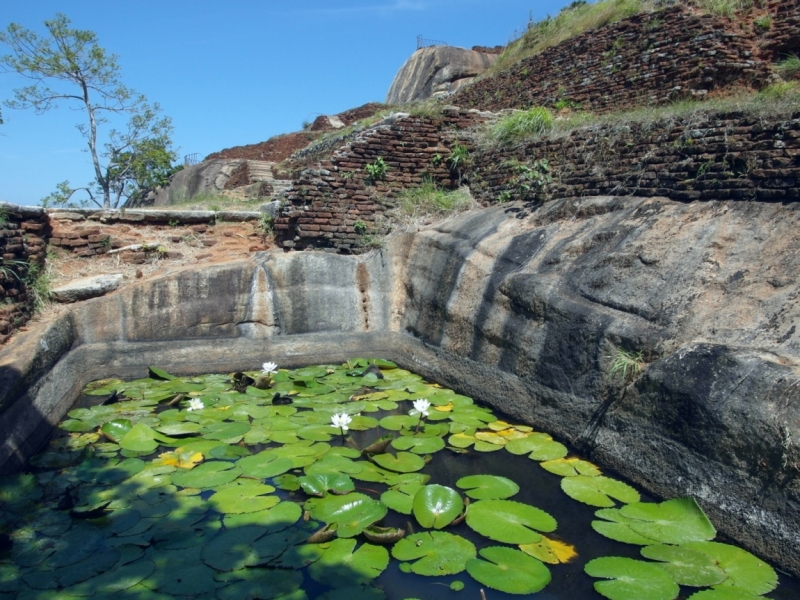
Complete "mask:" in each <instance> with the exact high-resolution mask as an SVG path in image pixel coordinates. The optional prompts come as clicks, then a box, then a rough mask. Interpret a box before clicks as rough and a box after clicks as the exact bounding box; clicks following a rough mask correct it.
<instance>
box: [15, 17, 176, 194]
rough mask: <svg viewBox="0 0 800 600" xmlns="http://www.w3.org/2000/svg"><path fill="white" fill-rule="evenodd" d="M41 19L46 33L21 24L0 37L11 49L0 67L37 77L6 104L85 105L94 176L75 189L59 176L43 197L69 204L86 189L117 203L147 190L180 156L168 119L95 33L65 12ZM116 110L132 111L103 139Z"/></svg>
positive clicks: (40, 107)
mask: <svg viewBox="0 0 800 600" xmlns="http://www.w3.org/2000/svg"><path fill="white" fill-rule="evenodd" d="M44 24H45V27H46V28H47V31H48V33H49V37H39V36H38V35H37V34H36V33H34V32H33V31H30V30H27V29H25V28H24V27H22V26H21V25H18V24H16V23H12V24H11V25H9V26H8V28H7V29H6V31H4V32H2V31H0V42H2V43H4V44H6V45H7V46H9V47H10V48H11V52H12V53H11V54H9V55H6V56H3V57H0V68H2V69H3V70H4V71H5V72H13V73H17V74H19V75H22V76H23V77H26V78H28V79H30V80H32V82H33V83H32V84H31V85H29V86H26V87H23V88H19V89H16V90H14V99H13V100H10V101H7V102H6V103H5V104H6V106H8V107H9V108H18V109H27V108H32V109H34V110H35V111H36V112H37V114H41V113H44V112H46V111H48V110H50V109H51V108H54V107H55V106H56V105H57V104H59V103H61V102H66V103H68V104H72V105H77V106H78V108H80V109H82V110H83V111H85V114H86V121H85V122H83V123H80V124H79V125H78V126H77V127H78V130H79V131H80V132H81V134H82V135H83V136H84V137H85V138H86V142H87V145H88V152H89V154H90V156H91V158H92V164H93V167H94V180H93V181H92V182H91V183H90V184H88V185H87V186H85V187H78V188H72V187H71V186H70V184H69V182H67V181H65V182H62V183H60V184H58V186H57V187H58V190H57V191H56V192H54V193H53V194H51V195H50V196H48V197H47V198H45V199H44V200H43V203H44V204H45V205H48V204H68V203H69V202H70V199H71V198H72V197H73V195H74V194H75V193H77V192H80V191H83V192H85V193H86V197H87V200H88V201H89V202H93V203H95V204H97V205H98V206H101V207H103V208H116V207H118V206H119V204H120V202H121V201H122V200H123V199H126V200H127V199H128V198H131V197H133V196H135V195H136V194H142V193H143V192H144V191H145V190H144V189H143V187H142V186H146V185H150V184H151V183H152V182H153V181H158V182H160V183H163V174H164V173H166V172H168V171H169V170H170V168H171V163H172V161H173V160H175V158H176V157H177V154H176V153H175V151H174V150H173V149H172V140H171V137H170V135H171V132H172V122H171V120H170V119H169V117H163V116H160V115H159V113H160V107H159V106H158V104H148V102H147V99H146V98H145V97H144V96H143V95H141V94H137V93H136V92H134V91H133V90H131V89H129V88H127V87H126V86H125V85H123V84H122V82H121V80H120V68H119V65H118V63H117V56H116V55H115V54H108V53H107V52H106V51H105V50H104V49H103V48H101V47H100V46H99V45H98V44H97V36H96V35H95V34H94V32H92V31H82V30H79V29H70V27H69V25H70V20H69V19H68V18H67V17H66V16H64V15H63V14H60V13H59V14H57V15H56V17H55V18H54V19H52V20H50V21H45V22H44ZM115 114H116V115H121V114H127V115H130V118H129V121H128V123H127V125H126V127H125V128H124V129H123V130H117V129H111V130H110V131H109V132H108V134H107V135H106V136H105V141H104V142H103V143H102V145H100V143H99V142H98V131H99V130H100V129H101V128H102V126H103V125H106V124H108V123H109V118H110V117H111V116H112V115H115ZM151 171H152V172H151Z"/></svg>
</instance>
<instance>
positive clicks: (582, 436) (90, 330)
mask: <svg viewBox="0 0 800 600" xmlns="http://www.w3.org/2000/svg"><path fill="white" fill-rule="evenodd" d="M798 227H800V204H788V203H787V204H767V203H744V202H738V203H737V202H706V203H699V202H698V203H691V204H685V203H680V202H675V201H670V200H667V199H663V198H630V197H628V198H617V197H594V198H582V199H564V200H556V201H552V202H548V203H546V204H544V205H542V206H539V207H538V208H536V209H531V208H530V207H524V206H522V205H517V204H514V203H510V204H505V205H502V206H497V207H494V208H490V209H484V210H481V211H476V212H472V213H467V214H465V215H462V216H460V217H457V218H455V219H452V220H450V221H448V222H445V223H444V224H441V225H438V226H435V227H433V228H429V229H426V230H423V231H420V232H418V233H414V234H408V235H405V236H399V237H396V238H394V239H393V240H392V241H391V243H390V244H389V246H388V248H386V249H385V250H383V251H382V252H378V253H373V254H370V255H361V256H341V255H332V254H325V253H318V252H296V253H288V254H283V255H276V254H258V255H254V257H253V259H252V260H251V261H240V262H234V263H227V264H222V265H217V266H213V267H210V268H204V269H202V270H200V269H195V270H191V269H189V270H185V271H182V272H178V273H174V274H171V275H169V276H165V277H164V278H162V279H158V280H153V281H149V282H142V283H140V284H138V285H135V286H131V287H129V288H126V289H123V290H120V291H118V292H117V293H115V294H113V295H111V296H108V297H103V298H97V299H94V300H89V301H87V302H83V303H81V304H80V305H76V306H75V307H74V308H73V309H72V310H71V311H69V312H68V313H66V314H65V315H63V316H62V317H61V318H60V319H59V320H58V321H57V322H55V323H53V324H51V325H49V326H47V327H45V326H44V325H39V326H35V327H33V328H31V330H30V331H28V332H25V333H23V334H21V335H19V336H18V337H17V338H16V339H15V341H14V344H12V345H10V346H8V347H6V348H5V349H3V351H2V352H0V414H2V419H0V439H2V440H4V441H3V445H2V446H1V447H0V463H2V468H3V470H5V471H10V470H13V469H15V468H17V467H18V466H19V465H20V463H21V462H22V461H24V459H25V458H26V456H29V455H30V454H31V453H32V452H34V451H35V449H36V446H37V445H38V444H40V443H41V442H42V440H43V439H46V435H47V432H48V431H49V427H51V426H52V425H51V424H52V423H55V422H56V421H57V420H58V419H59V418H60V417H61V416H62V415H63V414H64V413H65V412H66V411H67V410H68V408H69V405H70V403H71V401H72V400H73V399H74V398H75V395H76V394H77V391H78V390H79V389H80V388H81V386H82V385H84V384H85V383H86V382H88V381H89V380H91V379H96V378H100V377H130V378H134V377H142V376H145V375H146V372H147V366H148V365H150V364H158V365H159V366H161V367H162V368H165V369H167V370H169V371H171V372H175V373H176V374H189V373H192V372H199V371H205V372H208V371H216V372H231V371H233V370H240V369H248V368H257V367H258V366H259V365H260V364H261V363H262V362H263V361H265V360H274V361H276V362H278V364H280V365H281V366H293V365H300V364H309V363H314V362H323V361H324V362H327V361H343V360H344V359H346V358H349V357H353V356H365V355H366V356H369V355H373V356H382V357H385V358H388V359H391V360H396V361H398V362H399V363H400V364H401V365H403V366H404V367H407V368H410V369H413V370H415V371H417V372H419V373H421V374H422V375H423V376H425V377H427V378H430V379H433V380H436V381H439V382H440V383H442V384H443V385H448V386H450V387H453V388H455V389H456V390H458V391H459V392H461V393H465V394H468V395H471V396H473V397H475V398H477V399H478V400H480V401H483V402H486V403H488V404H490V405H492V406H493V407H495V408H497V409H500V410H502V411H504V412H505V413H507V414H509V415H510V416H511V417H512V418H514V419H519V420H521V421H523V422H526V423H529V424H531V425H533V426H535V427H537V428H539V429H542V430H545V431H549V432H551V433H552V434H553V435H554V436H555V437H557V438H558V439H560V440H563V441H566V442H570V443H573V444H575V445H576V446H577V447H578V448H579V449H580V450H582V451H583V452H585V453H586V454H587V455H588V456H589V457H590V458H591V459H593V460H595V461H596V462H597V463H598V464H600V465H601V466H603V467H604V468H606V469H611V470H613V471H614V472H616V473H618V474H620V475H622V476H623V477H626V478H628V479H630V480H632V481H634V482H636V483H638V484H640V485H642V486H643V487H644V488H645V489H647V490H649V491H650V492H651V493H653V494H654V495H656V496H658V497H662V498H671V497H676V496H680V495H687V494H688V495H693V496H695V497H697V498H698V500H699V502H700V503H701V504H702V506H703V508H704V509H705V510H706V511H707V512H708V514H709V516H710V517H711V519H712V521H713V522H714V523H715V525H716V526H717V528H718V529H719V530H720V531H721V532H723V533H724V534H726V535H728V536H729V537H731V538H732V539H734V540H735V541H737V542H738V543H740V544H742V545H744V546H745V547H748V548H749V549H751V550H753V551H755V552H757V553H758V554H760V555H761V556H763V557H766V558H769V559H772V560H774V561H775V562H776V563H778V564H779V565H780V566H782V567H783V568H784V569H786V570H788V571H791V572H793V573H795V574H800V558H798V556H797V553H796V548H798V547H800V452H799V451H798V447H797V446H796V445H795V442H794V441H793V440H797V439H800V335H798V332H797V328H796V323H797V322H798V321H800V303H799V302H798V298H800V248H798V244H800V242H799V241H798V239H797V236H796V232H797V231H798ZM621 351H625V352H627V353H629V355H632V356H636V355H637V354H640V355H641V362H642V364H641V367H642V371H641V373H640V374H639V375H638V376H636V377H631V378H629V379H622V378H621V377H617V376H614V375H613V373H612V370H611V364H612V363H613V361H614V360H615V358H617V357H619V356H620V355H621Z"/></svg>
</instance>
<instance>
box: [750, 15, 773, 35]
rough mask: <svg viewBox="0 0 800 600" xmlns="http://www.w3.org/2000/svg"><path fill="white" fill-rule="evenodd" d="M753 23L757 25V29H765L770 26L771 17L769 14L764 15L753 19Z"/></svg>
mask: <svg viewBox="0 0 800 600" xmlns="http://www.w3.org/2000/svg"><path fill="white" fill-rule="evenodd" d="M753 25H755V26H756V27H758V28H759V29H763V30H765V31H766V30H767V29H771V28H772V17H770V16H769V15H764V16H763V17H758V18H757V19H756V20H754V21H753Z"/></svg>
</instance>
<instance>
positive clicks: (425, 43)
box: [417, 35, 448, 50]
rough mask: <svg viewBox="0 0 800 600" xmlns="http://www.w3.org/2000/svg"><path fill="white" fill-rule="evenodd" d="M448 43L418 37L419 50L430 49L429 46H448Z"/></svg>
mask: <svg viewBox="0 0 800 600" xmlns="http://www.w3.org/2000/svg"><path fill="white" fill-rule="evenodd" d="M447 45H448V44H447V42H443V41H441V40H426V39H425V38H423V37H422V36H421V35H418V36H417V50H419V49H420V48H428V47H429V46H447Z"/></svg>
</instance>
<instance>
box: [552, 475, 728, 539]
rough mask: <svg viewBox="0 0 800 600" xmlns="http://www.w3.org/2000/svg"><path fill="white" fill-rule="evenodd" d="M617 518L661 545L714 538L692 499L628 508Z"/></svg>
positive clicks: (707, 522) (711, 530) (707, 521)
mask: <svg viewBox="0 0 800 600" xmlns="http://www.w3.org/2000/svg"><path fill="white" fill-rule="evenodd" d="M565 481H566V480H565ZM620 515H622V516H623V517H626V518H628V519H632V521H631V522H630V523H629V527H630V528H631V529H632V530H633V531H635V532H636V533H638V534H640V535H643V536H644V537H647V538H650V539H653V540H656V541H659V542H662V543H664V544H683V543H685V542H700V541H706V540H711V539H714V537H715V536H716V535H717V531H716V529H714V526H713V525H712V524H711V521H709V520H708V517H706V515H705V513H704V512H703V509H702V508H700V506H699V505H698V504H697V502H696V501H695V499H694V498H675V499H673V500H667V501H666V502H661V503H660V504H658V503H652V502H639V503H637V504H629V505H627V506H623V507H622V508H621V509H620Z"/></svg>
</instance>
